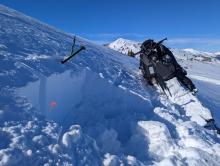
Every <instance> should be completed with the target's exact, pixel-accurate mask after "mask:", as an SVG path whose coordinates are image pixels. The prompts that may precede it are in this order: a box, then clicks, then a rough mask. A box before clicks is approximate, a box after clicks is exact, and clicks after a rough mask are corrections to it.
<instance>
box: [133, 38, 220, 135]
mask: <svg viewBox="0 0 220 166" xmlns="http://www.w3.org/2000/svg"><path fill="white" fill-rule="evenodd" d="M165 40H167V38H165V39H163V40H161V41H159V42H155V41H154V40H152V39H149V40H146V41H144V42H143V43H142V45H141V50H140V51H139V52H137V53H135V55H137V54H140V66H139V69H140V70H141V72H142V75H143V77H144V78H145V79H146V80H147V82H148V84H149V85H152V86H154V85H158V86H159V87H161V89H162V91H163V92H164V94H166V92H165V91H168V92H169V94H170V96H172V94H171V92H170V89H169V88H168V86H167V83H166V82H167V81H168V80H171V79H173V78H174V77H176V78H177V80H178V82H179V83H180V85H182V86H183V87H185V88H187V89H188V90H189V91H190V92H192V93H193V94H195V93H196V92H197V89H196V87H195V85H194V84H193V82H192V81H191V80H190V79H189V78H188V77H186V75H187V72H186V71H185V70H184V69H183V68H182V67H181V66H180V65H179V64H178V63H177V61H176V59H175V57H174V55H173V53H172V52H171V51H170V50H169V49H168V48H167V47H166V46H164V45H163V44H162V43H163V41H165ZM210 114H211V113H210ZM201 118H203V119H204V120H205V121H206V125H205V126H204V127H205V128H209V129H212V130H216V131H217V133H218V134H220V128H219V127H218V126H217V125H216V123H215V120H214V119H213V116H212V115H210V116H207V117H206V118H204V117H202V116H201Z"/></svg>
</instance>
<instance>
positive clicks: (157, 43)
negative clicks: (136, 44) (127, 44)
mask: <svg viewBox="0 0 220 166" xmlns="http://www.w3.org/2000/svg"><path fill="white" fill-rule="evenodd" d="M165 40H167V37H166V38H164V39H162V40H160V41H158V42H156V44H155V45H154V47H153V49H154V48H156V47H157V46H158V45H160V44H162V43H163V42H164V41H165ZM142 52H143V50H140V51H138V52H136V53H135V54H134V56H135V55H137V54H140V53H142Z"/></svg>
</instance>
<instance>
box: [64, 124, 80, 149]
mask: <svg viewBox="0 0 220 166" xmlns="http://www.w3.org/2000/svg"><path fill="white" fill-rule="evenodd" d="M81 136H82V131H81V127H80V126H79V125H73V126H71V127H70V129H69V131H68V132H66V133H65V134H64V135H63V138H62V143H63V145H64V146H65V147H71V145H72V144H74V143H77V142H78V141H79V140H80V139H81Z"/></svg>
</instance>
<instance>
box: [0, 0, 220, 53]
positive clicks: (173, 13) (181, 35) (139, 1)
mask: <svg viewBox="0 0 220 166" xmlns="http://www.w3.org/2000/svg"><path fill="white" fill-rule="evenodd" d="M0 3H1V4H3V5H6V6H8V7H11V8H14V9H16V10H18V11H21V12H23V13H25V14H27V15H29V16H32V17H34V18H36V19H39V20H41V21H43V22H46V23H48V24H50V25H52V26H54V27H57V28H59V29H62V30H64V31H66V32H70V33H74V34H77V35H80V36H82V37H85V38H88V39H90V40H94V41H96V42H98V43H108V42H111V41H113V40H115V39H117V38H118V37H123V38H127V39H131V40H137V41H143V40H144V39H147V38H153V39H156V40H159V39H161V38H164V37H168V39H169V40H168V41H167V44H168V45H169V46H170V47H178V48H195V49H200V50H205V51H220V1H219V0H0Z"/></svg>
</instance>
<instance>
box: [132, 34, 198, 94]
mask: <svg viewBox="0 0 220 166" xmlns="http://www.w3.org/2000/svg"><path fill="white" fill-rule="evenodd" d="M164 40H167V38H165V39H163V40H161V41H159V42H155V41H154V40H152V39H149V40H146V41H144V42H143V43H142V45H141V50H140V51H139V52H138V53H136V54H140V67H139V68H140V69H141V71H142V74H143V77H144V78H145V79H147V81H148V83H149V84H150V85H153V84H154V83H157V84H159V85H160V87H161V88H162V90H165V89H166V90H168V91H169V89H168V88H167V86H166V82H165V81H167V80H170V79H172V78H174V77H176V78H177V80H178V81H179V82H180V83H181V84H183V85H184V86H185V87H186V88H188V89H189V90H190V91H192V92H196V91H197V89H196V87H195V85H194V84H193V83H192V81H191V80H190V79H189V78H188V77H186V75H187V72H186V71H185V70H184V69H183V68H182V67H181V66H180V65H179V64H178V63H177V61H176V59H175V57H174V55H173V53H172V52H171V51H170V50H169V49H168V48H167V47H165V46H164V45H163V44H162V42H163V41H164Z"/></svg>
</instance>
